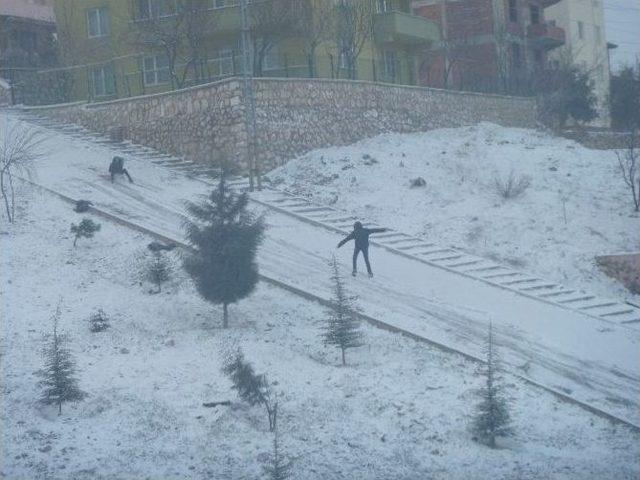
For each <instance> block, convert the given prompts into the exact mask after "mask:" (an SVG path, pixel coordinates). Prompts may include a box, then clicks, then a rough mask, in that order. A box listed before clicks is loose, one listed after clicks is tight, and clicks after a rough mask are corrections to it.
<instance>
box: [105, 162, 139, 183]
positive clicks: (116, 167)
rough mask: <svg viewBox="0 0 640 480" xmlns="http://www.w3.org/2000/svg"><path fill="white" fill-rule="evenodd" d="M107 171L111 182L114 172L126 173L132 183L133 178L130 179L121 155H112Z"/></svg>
mask: <svg viewBox="0 0 640 480" xmlns="http://www.w3.org/2000/svg"><path fill="white" fill-rule="evenodd" d="M109 173H110V174H111V183H113V177H114V176H115V175H116V174H118V175H126V176H127V178H128V179H129V182H130V183H133V180H131V175H129V172H127V169H126V168H124V158H122V157H113V160H111V165H109Z"/></svg>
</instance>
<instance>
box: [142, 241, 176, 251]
mask: <svg viewBox="0 0 640 480" xmlns="http://www.w3.org/2000/svg"><path fill="white" fill-rule="evenodd" d="M147 248H148V249H149V250H151V251H152V252H160V251H162V250H165V251H167V252H170V251H171V250H173V249H174V248H176V244H175V243H168V244H164V243H160V242H156V241H155V240H154V241H153V242H151V243H150V244H149V245H147Z"/></svg>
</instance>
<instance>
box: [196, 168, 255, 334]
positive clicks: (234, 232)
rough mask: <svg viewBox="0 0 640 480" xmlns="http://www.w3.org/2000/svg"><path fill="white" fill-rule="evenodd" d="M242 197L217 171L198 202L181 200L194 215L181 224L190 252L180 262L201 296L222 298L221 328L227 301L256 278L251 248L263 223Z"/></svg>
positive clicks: (247, 289)
mask: <svg viewBox="0 0 640 480" xmlns="http://www.w3.org/2000/svg"><path fill="white" fill-rule="evenodd" d="M247 203H248V197H247V195H246V194H245V193H243V194H242V195H237V194H235V193H233V192H232V191H230V189H229V188H228V186H227V184H226V181H225V174H222V175H221V176H220V183H219V185H218V188H217V189H216V190H214V191H213V192H211V195H209V197H207V199H206V200H205V201H204V202H202V203H200V204H196V203H189V204H188V205H187V210H188V211H189V213H190V214H191V215H193V216H194V217H195V219H196V221H194V222H190V221H188V222H186V224H185V226H186V232H187V239H188V240H189V243H191V245H192V246H193V247H194V249H195V253H193V254H190V255H189V256H187V257H186V258H185V261H184V267H185V269H186V271H187V272H188V273H189V275H191V277H192V278H193V280H194V282H195V284H196V287H197V289H198V293H199V294H200V295H201V296H202V297H203V298H204V299H205V300H207V301H209V302H211V303H214V304H222V306H223V326H224V327H225V328H226V327H227V326H228V324H229V323H228V318H229V315H228V306H229V304H231V303H235V302H237V301H239V300H241V299H243V298H245V297H247V296H248V295H249V294H251V292H253V290H254V289H255V287H256V284H257V283H258V265H257V264H256V253H257V250H258V246H259V245H260V243H261V242H262V238H263V233H264V224H263V222H262V219H261V218H257V219H256V218H255V217H254V215H252V214H251V213H250V212H248V211H247Z"/></svg>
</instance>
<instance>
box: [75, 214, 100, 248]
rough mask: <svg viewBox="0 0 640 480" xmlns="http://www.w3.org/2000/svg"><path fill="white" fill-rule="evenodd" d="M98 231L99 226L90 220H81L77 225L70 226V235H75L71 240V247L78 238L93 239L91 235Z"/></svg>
mask: <svg viewBox="0 0 640 480" xmlns="http://www.w3.org/2000/svg"><path fill="white" fill-rule="evenodd" d="M98 230H100V224H99V223H96V222H94V221H93V220H91V219H90V218H83V219H82V221H81V222H80V224H79V225H75V224H73V223H72V224H71V233H73V234H74V235H75V237H74V239H73V246H74V247H75V246H76V243H77V241H78V239H79V238H82V237H84V238H93V235H94V234H95V233H96V232H97V231H98Z"/></svg>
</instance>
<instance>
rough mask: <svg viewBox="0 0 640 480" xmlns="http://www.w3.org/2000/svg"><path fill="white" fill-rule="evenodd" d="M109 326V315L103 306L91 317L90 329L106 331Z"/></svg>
mask: <svg viewBox="0 0 640 480" xmlns="http://www.w3.org/2000/svg"><path fill="white" fill-rule="evenodd" d="M107 328H109V317H107V314H106V313H104V310H102V309H101V308H99V309H98V311H97V312H96V313H94V314H92V315H91V316H90V317H89V330H91V331H92V332H94V333H97V332H104V331H105V330H106V329H107Z"/></svg>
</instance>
